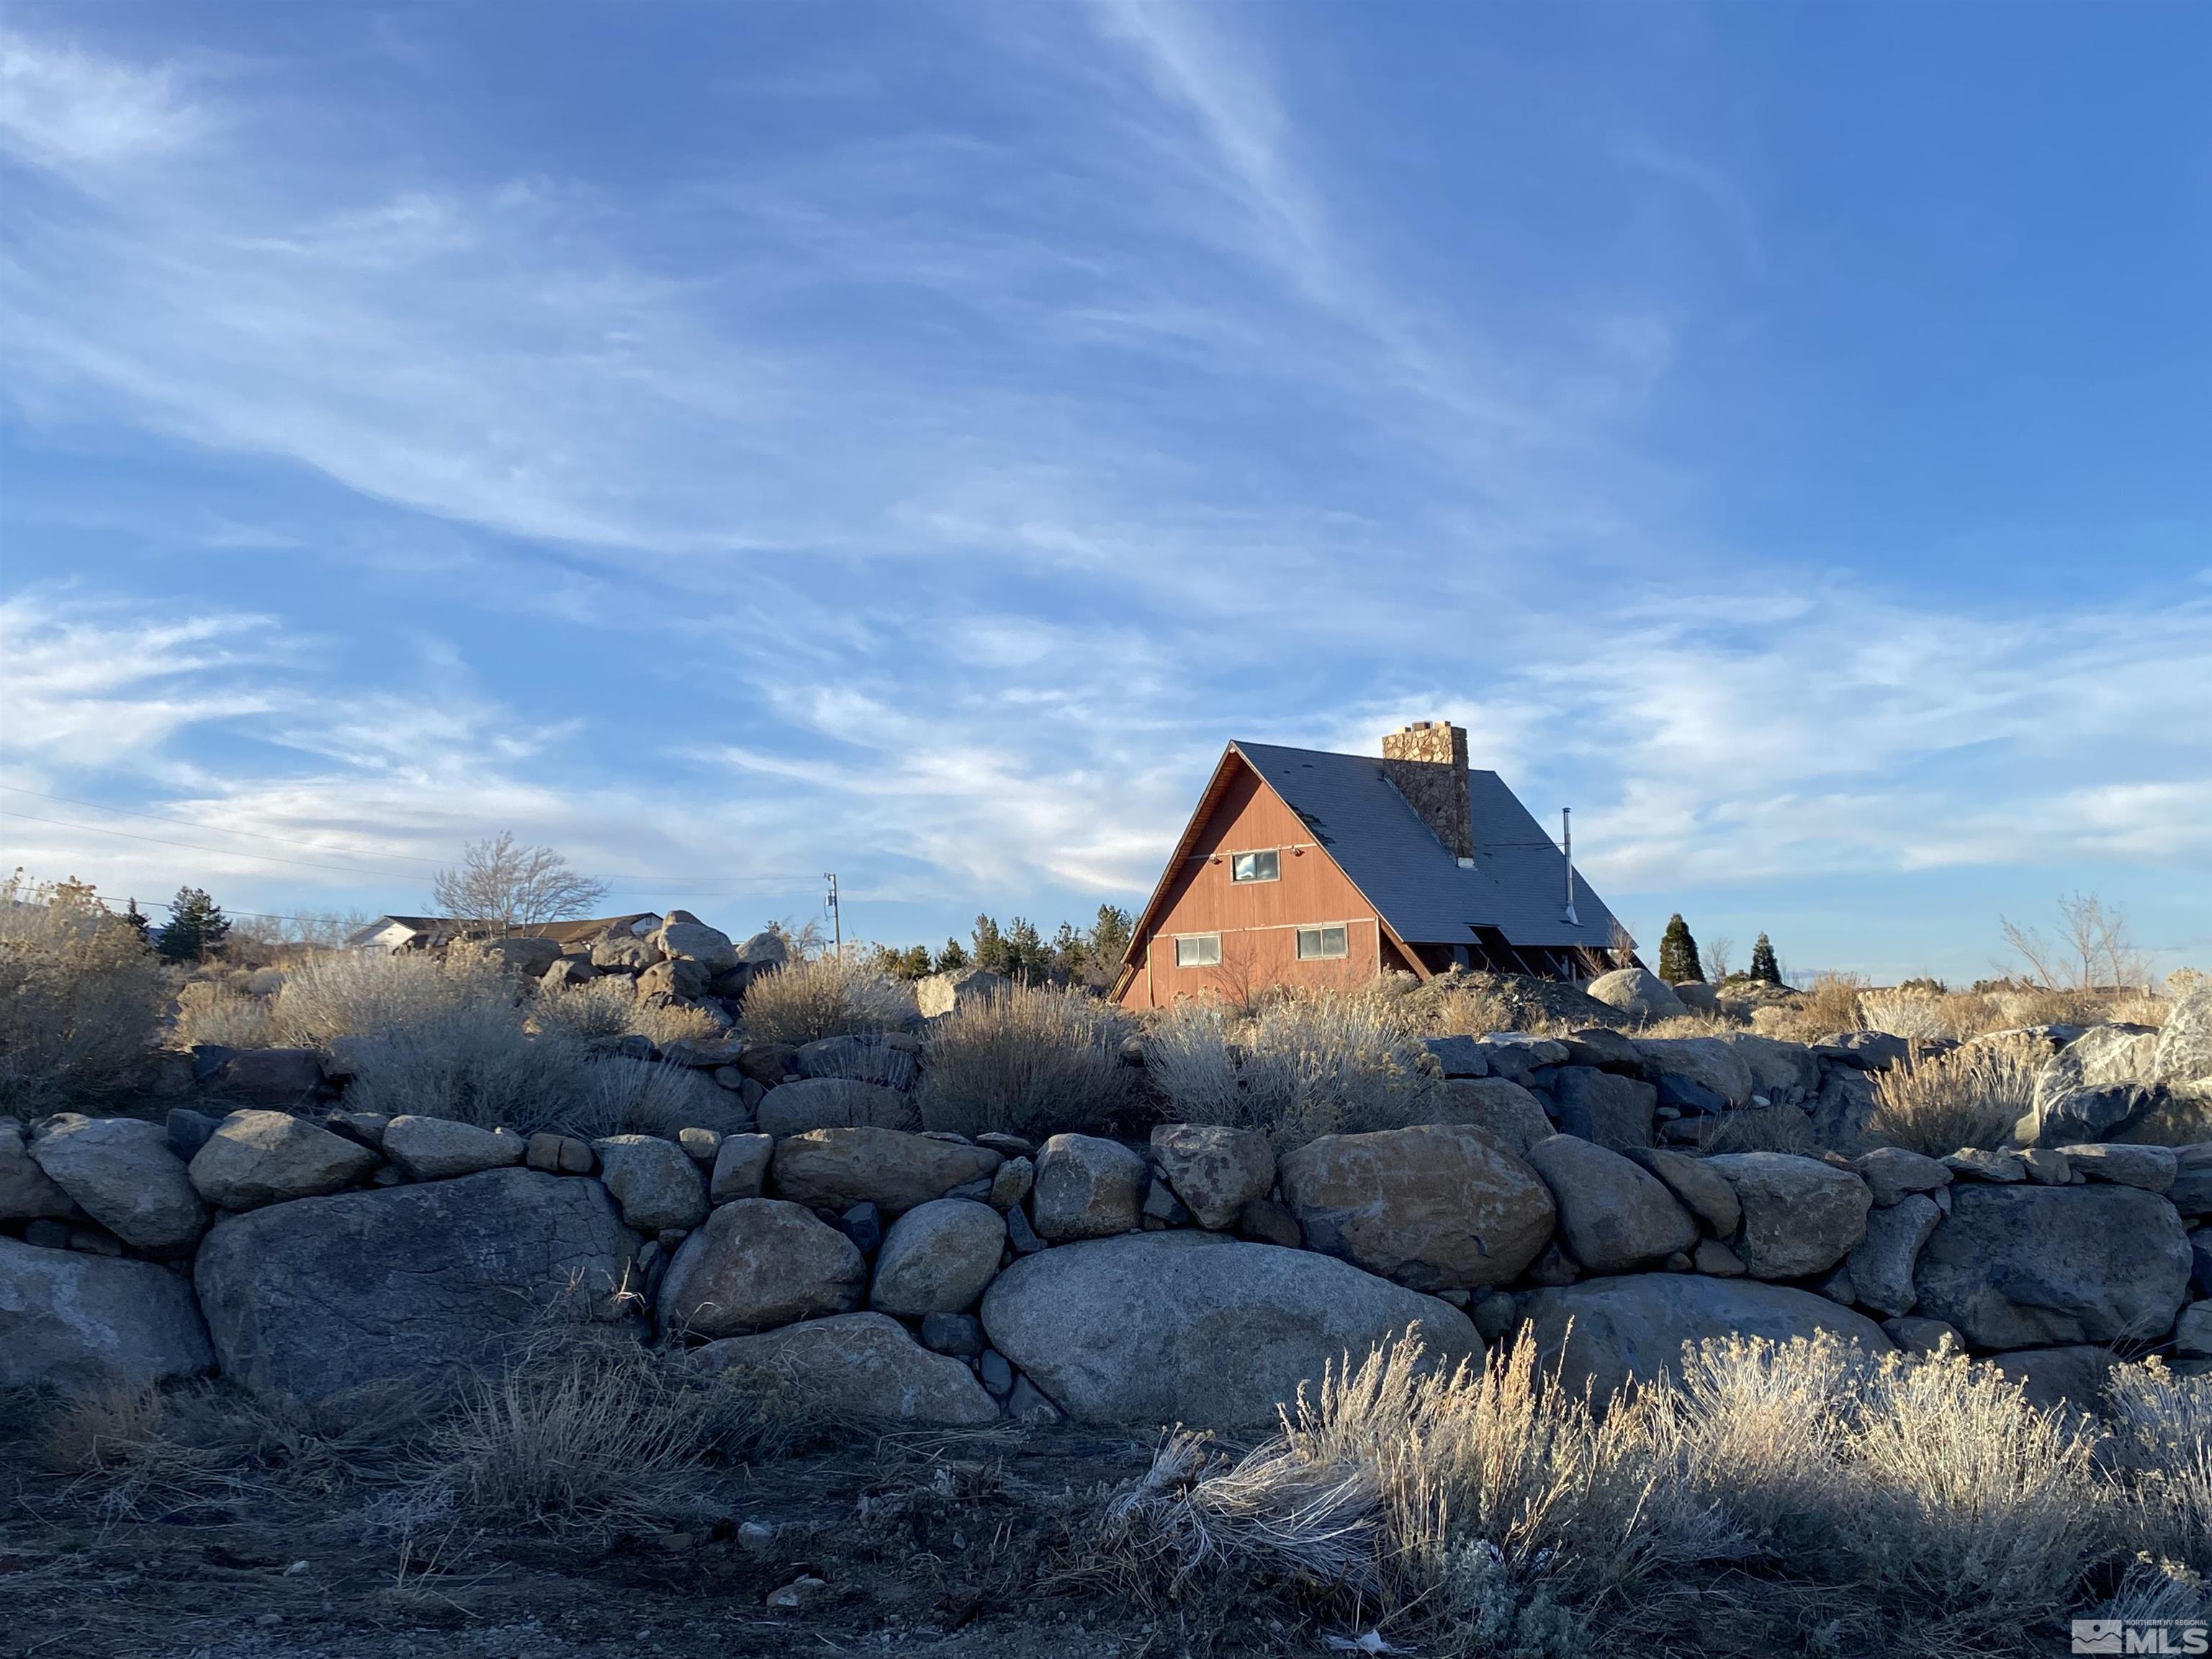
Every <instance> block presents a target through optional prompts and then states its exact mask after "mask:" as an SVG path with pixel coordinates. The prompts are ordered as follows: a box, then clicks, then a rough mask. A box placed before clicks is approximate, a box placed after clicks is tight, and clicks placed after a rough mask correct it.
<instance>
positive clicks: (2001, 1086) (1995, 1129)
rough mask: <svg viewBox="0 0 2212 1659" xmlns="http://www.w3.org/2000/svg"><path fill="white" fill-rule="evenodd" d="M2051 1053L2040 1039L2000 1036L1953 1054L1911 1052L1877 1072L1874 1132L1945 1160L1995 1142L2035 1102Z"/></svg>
mask: <svg viewBox="0 0 2212 1659" xmlns="http://www.w3.org/2000/svg"><path fill="white" fill-rule="evenodd" d="M2045 1055H2046V1050H2045V1048H2044V1046H2043V1045H2042V1044H2041V1043H2040V1042H2037V1041H2036V1040H2035V1039H2034V1038H2033V1037H1998V1038H1996V1039H1993V1040H1991V1041H1989V1042H1975V1043H1970V1044H1968V1045H1967V1046H1966V1047H1965V1048H1954V1049H1952V1050H1951V1051H1950V1052H1949V1053H1948V1054H1910V1055H1908V1056H1907V1057H1906V1058H1905V1060H1904V1061H1903V1063H1901V1064H1899V1065H1896V1066H1891V1067H1889V1068H1888V1069H1887V1071H1882V1072H1877V1073H1875V1074H1874V1096H1875V1107H1874V1113H1873V1115H1872V1117H1871V1118H1870V1119H1869V1121H1868V1125H1867V1130H1868V1133H1869V1134H1871V1135H1872V1136H1873V1137H1874V1138H1875V1139H1877V1140H1886V1141H1888V1142H1890V1143H1891V1144H1892V1145H1893V1146H1903V1147H1905V1148H1907V1149H1909V1150H1911V1151H1912V1152H1925V1153H1927V1154H1928V1155H1929V1157H1931V1158H1942V1157H1943V1156H1945V1155H1946V1154H1948V1153H1951V1152H1957V1151H1959V1150H1960V1148H1961V1147H1966V1146H2001V1145H2002V1144H2003V1143H2004V1142H2005V1141H2007V1140H2008V1139H2011V1138H2012V1133H2013V1129H2014V1127H2015V1125H2016V1124H2017V1123H2018V1122H2019V1121H2020V1119H2021V1115H2022V1114H2023V1113H2025V1112H2026V1111H2027V1109H2028V1108H2029V1106H2030V1105H2031V1104H2033V1102H2034V1099H2035V1079H2036V1074H2037V1073H2039V1072H2040V1071H2041V1070H2042V1069H2043V1065H2044V1061H2045Z"/></svg>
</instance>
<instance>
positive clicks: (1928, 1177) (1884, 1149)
mask: <svg viewBox="0 0 2212 1659" xmlns="http://www.w3.org/2000/svg"><path fill="white" fill-rule="evenodd" d="M1851 1168H1852V1169H1854V1170H1857V1172H1858V1177H1859V1179H1860V1180H1862V1181H1863V1182H1866V1184H1867V1190H1868V1191H1869V1192H1870V1193H1872V1194H1874V1201H1875V1208H1876V1209H1883V1210H1886V1209H1887V1208H1888V1207H1889V1206H1891V1205H1893V1204H1899V1203H1902V1202H1903V1201H1904V1200H1905V1199H1906V1198H1907V1197H1909V1196H1910V1195H1911V1194H1914V1193H1932V1192H1934V1191H1935V1190H1936V1188H1939V1187H1948V1186H1949V1185H1950V1184H1951V1171H1950V1170H1948V1169H1946V1168H1945V1167H1944V1166H1943V1165H1942V1164H1941V1163H1939V1162H1938V1161H1937V1160H1936V1159H1935V1158H1927V1157H1923V1155H1922V1154H1920V1153H1918V1152H1908V1151H1907V1150H1906V1149H1905V1148H1904V1147H1902V1146H1877V1147H1875V1149H1874V1150H1873V1151H1872V1152H1866V1153H1863V1154H1862V1155H1861V1156H1859V1157H1857V1158H1853V1159H1852V1160H1851Z"/></svg>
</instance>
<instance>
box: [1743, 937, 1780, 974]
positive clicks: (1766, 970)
mask: <svg viewBox="0 0 2212 1659" xmlns="http://www.w3.org/2000/svg"><path fill="white" fill-rule="evenodd" d="M1751 976H1752V977H1753V979H1756V980H1763V981H1765V982H1766V983H1767V984H1769V985H1779V984H1781V983H1782V966H1781V964H1780V963H1778V962H1776V961H1775V959H1774V947H1773V946H1772V945H1769V944H1768V943H1767V942H1766V935H1765V934H1764V933H1761V934H1760V935H1759V943H1758V944H1756V945H1753V946H1752V947H1751Z"/></svg>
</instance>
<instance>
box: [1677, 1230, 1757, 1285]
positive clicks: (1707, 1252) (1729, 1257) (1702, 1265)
mask: <svg viewBox="0 0 2212 1659" xmlns="http://www.w3.org/2000/svg"><path fill="white" fill-rule="evenodd" d="M1690 1270H1691V1271H1692V1273H1711V1275H1712V1276H1713V1277H1714V1278H1716V1279H1741V1278H1742V1277H1743V1276H1744V1273H1743V1258H1742V1257H1741V1256H1740V1255H1737V1254H1736V1253H1735V1251H1734V1250H1731V1249H1729V1247H1728V1246H1727V1245H1725V1244H1723V1243H1721V1242H1720V1240H1718V1239H1717V1238H1701V1239H1699V1241H1698V1248H1697V1249H1694V1250H1692V1251H1691V1252H1690Z"/></svg>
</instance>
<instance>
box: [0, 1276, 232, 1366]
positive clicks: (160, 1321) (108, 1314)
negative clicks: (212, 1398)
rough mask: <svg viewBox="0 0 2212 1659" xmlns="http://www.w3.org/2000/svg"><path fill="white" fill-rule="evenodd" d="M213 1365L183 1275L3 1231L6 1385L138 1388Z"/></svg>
mask: <svg viewBox="0 0 2212 1659" xmlns="http://www.w3.org/2000/svg"><path fill="white" fill-rule="evenodd" d="M214 1364H215V1354H214V1352H213V1351H212V1350H211V1349H210V1347H209V1346H208V1337H207V1327H206V1326H205V1325H204V1324H202V1323H201V1322H200V1310H199V1305H198V1304H197V1303H195V1302H194V1301H193V1300H192V1287H191V1284H190V1282H189V1281H187V1280H186V1279H185V1278H184V1277H183V1276H182V1275H180V1274H178V1273H172V1272H170V1271H169V1270H168V1269H167V1267H158V1266H156V1265H155V1263H153V1262H150V1261H118V1260H114V1259H112V1258H110V1257H106V1256H98V1255H83V1254H82V1253H80V1252H77V1251H75V1250H43V1249H37V1248H35V1247H33V1246H32V1245H29V1244H25V1243H21V1242H20V1241H18V1240H16V1239H13V1238H0V1388H9V1389H33V1388H40V1387H45V1388H52V1389H61V1390H63V1391H64V1392H67V1393H84V1394H90V1393H95V1392H100V1391H103V1390H106V1389H137V1388H143V1387H144V1386H146V1385H147V1384H149V1383H159V1382H162V1381H164V1380H166V1379H167V1378H169V1377H179V1376H198V1375H199V1374H200V1373H201V1372H203V1371H204V1370H209V1369H210V1367H212V1366H213V1365H214Z"/></svg>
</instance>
